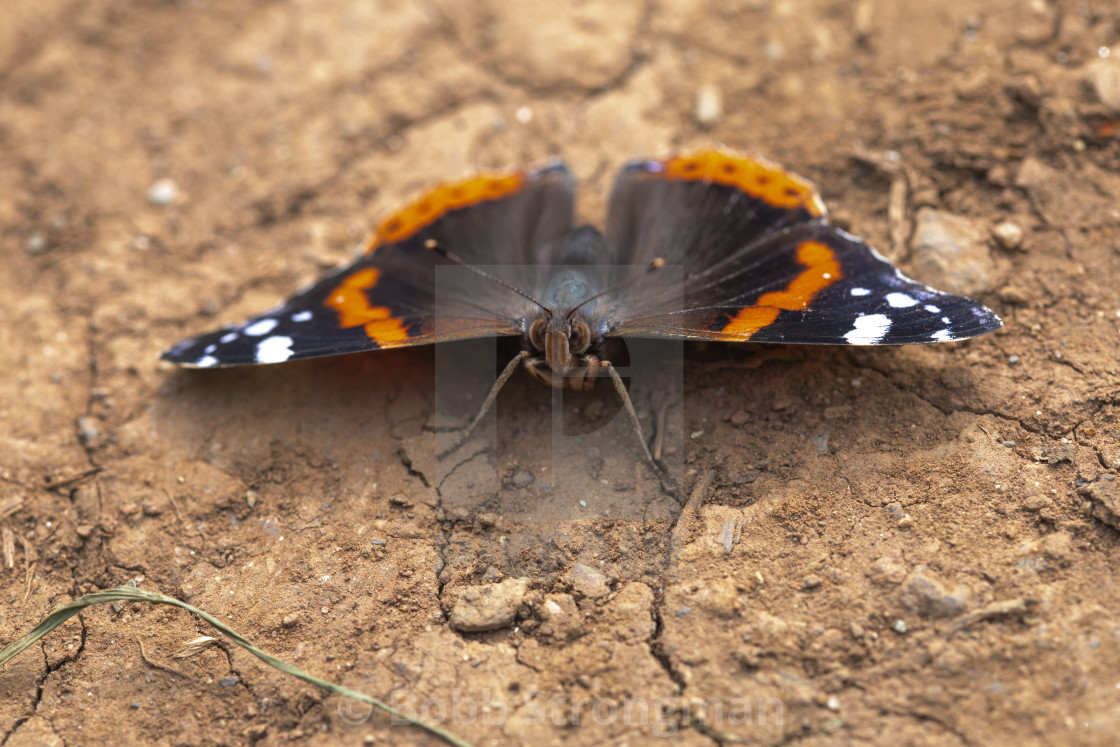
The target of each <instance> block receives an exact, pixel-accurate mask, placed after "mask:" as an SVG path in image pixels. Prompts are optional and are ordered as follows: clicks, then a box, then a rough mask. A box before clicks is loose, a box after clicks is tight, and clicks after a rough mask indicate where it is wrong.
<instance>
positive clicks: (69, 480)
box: [47, 467, 105, 490]
mask: <svg viewBox="0 0 1120 747" xmlns="http://www.w3.org/2000/svg"><path fill="white" fill-rule="evenodd" d="M104 469H105V468H104V467H91V468H90V469H87V470H86V471H84V472H79V473H78V474H76V475H70V477H63V478H60V479H58V480H51V479H49V478H48V479H47V490H54V489H55V488H64V487H66V486H68V485H73V484H74V483H76V482H81V481H82V480H85V479H86V478H87V477H93V476H94V475H96V474H97V473H98V472H102V471H103V470H104Z"/></svg>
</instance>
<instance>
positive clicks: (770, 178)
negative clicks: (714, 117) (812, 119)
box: [664, 150, 825, 218]
mask: <svg viewBox="0 0 1120 747" xmlns="http://www.w3.org/2000/svg"><path fill="white" fill-rule="evenodd" d="M664 165H665V175H666V177H667V178H669V179H681V180H684V181H704V182H715V183H716V184H726V185H727V186H729V187H735V188H736V189H740V190H742V191H743V192H746V193H747V194H749V195H750V196H751V197H757V198H758V199H760V200H762V201H763V202H765V203H766V204H768V205H772V206H773V207H776V208H790V209H793V208H799V207H800V208H804V209H805V210H806V211H807V212H808V213H809V215H811V216H813V217H814V218H819V217H821V216H823V215H824V214H825V207H824V202H822V201H821V197H820V195H818V194H817V190H816V189H815V188H814V187H813V185H812V184H811V183H809V182H807V181H805V180H804V179H802V178H801V177H799V176H796V175H794V174H791V173H789V172H787V171H783V170H782V169H781V168H779V167H777V166H775V165H773V164H769V163H767V162H765V161H762V160H759V159H756V158H748V157H746V156H731V155H728V154H727V153H723V152H720V151H717V150H706V151H700V152H698V153H691V154H688V155H682V156H675V157H673V158H670V159H668V160H666V161H665V162H664Z"/></svg>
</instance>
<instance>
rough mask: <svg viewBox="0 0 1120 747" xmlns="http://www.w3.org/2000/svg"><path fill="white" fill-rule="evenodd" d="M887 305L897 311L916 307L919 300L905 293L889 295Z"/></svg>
mask: <svg viewBox="0 0 1120 747" xmlns="http://www.w3.org/2000/svg"><path fill="white" fill-rule="evenodd" d="M887 303H889V304H890V305H891V306H892V307H894V308H896V309H905V308H909V307H910V306H914V305H915V304H917V303H918V300H917V299H916V298H914V297H913V296H908V295H906V294H905V293H888V294H887Z"/></svg>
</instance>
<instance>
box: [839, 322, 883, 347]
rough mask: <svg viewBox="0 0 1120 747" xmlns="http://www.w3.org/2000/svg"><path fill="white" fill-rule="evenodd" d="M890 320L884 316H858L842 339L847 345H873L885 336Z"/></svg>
mask: <svg viewBox="0 0 1120 747" xmlns="http://www.w3.org/2000/svg"><path fill="white" fill-rule="evenodd" d="M890 328H891V320H890V319H888V318H887V316H886V315H885V314H860V315H859V316H857V317H856V321H855V324H854V325H852V329H851V331H850V332H848V333H847V334H846V335H844V339H845V340H847V341H848V344H849V345H874V344H875V343H877V342H879V341H880V340H882V339H883V338H884V337H886V336H887V330H889V329H890Z"/></svg>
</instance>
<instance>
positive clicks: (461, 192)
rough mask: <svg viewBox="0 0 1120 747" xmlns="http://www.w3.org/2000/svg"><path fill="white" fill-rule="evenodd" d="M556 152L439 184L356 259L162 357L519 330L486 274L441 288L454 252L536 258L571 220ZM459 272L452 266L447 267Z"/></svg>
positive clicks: (386, 343) (226, 355) (209, 358)
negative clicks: (527, 166) (543, 162)
mask: <svg viewBox="0 0 1120 747" xmlns="http://www.w3.org/2000/svg"><path fill="white" fill-rule="evenodd" d="M573 204H574V195H573V188H572V180H571V176H570V174H569V173H568V171H567V168H566V167H565V166H564V165H563V164H561V163H554V164H551V165H549V166H546V167H544V168H541V169H537V170H535V171H528V172H511V173H494V174H482V175H478V176H475V177H473V178H471V179H468V180H465V181H461V182H456V183H450V184H443V185H440V186H437V187H435V188H434V189H431V190H429V191H428V192H427V193H425V194H424V195H423V196H421V197H420V198H419V199H417V200H415V201H414V202H412V203H410V204H409V205H407V206H406V207H404V208H403V209H401V210H398V211H396V212H394V213H393V214H391V215H389V216H388V217H387V218H386V219H384V220H383V221H381V222H380V223H379V224H378V226H377V230H376V231H375V232H374V233H373V234H372V236H371V238H370V239H369V240H368V241H367V242H366V243H365V245H364V247H363V249H362V254H361V255H360V256H359V257H358V259H357V260H356V261H355V262H354V263H353V264H351V265H349V266H347V267H344V268H341V269H338V270H335V271H334V272H332V273H331V274H329V275H328V276H326V277H324V278H322V279H321V280H319V281H317V282H315V283H314V284H313V285H311V286H309V287H307V288H305V289H304V290H302V291H300V292H298V293H296V294H295V295H294V296H292V297H291V298H289V299H288V300H287V301H285V302H284V303H283V304H281V305H280V306H278V307H276V308H274V309H272V310H271V311H268V312H266V313H264V314H259V315H257V316H255V317H253V318H252V319H250V320H249V321H247V322H245V323H244V324H240V325H236V326H229V327H224V328H222V329H219V330H216V331H214V332H211V333H208V334H204V335H201V336H199V337H195V338H192V339H189V340H185V341H183V342H181V343H179V344H177V345H175V346H174V347H172V348H171V349H169V350H167V351H166V352H165V353H164V354H163V358H164V360H168V361H172V362H174V363H180V364H183V365H187V366H195V367H216V366H239V365H250V364H255V363H276V362H280V361H286V360H297V359H301V358H314V357H321V356H327V355H340V354H343V353H354V352H360V351H364V350H375V349H379V348H390V347H402V346H407V345H420V344H426V343H432V342H439V341H443V340H453V339H464V338H473V337H494V336H501V335H514V334H519V333H520V331H521V330H520V327H518V326H517V325H516V322H517V319H518V318H519V317H520V316H521V315H522V313H523V309H522V306H523V304H522V299H520V298H519V297H517V296H516V295H514V294H511V293H510V292H509V291H508V290H505V289H504V288H501V287H500V286H497V285H493V284H489V283H478V282H474V283H470V284H459V285H456V284H455V283H454V282H449V283H448V284H445V285H442V286H440V288H439V293H438V300H437V292H436V282H437V280H436V266H437V265H441V264H447V260H445V259H444V258H443V257H441V256H440V255H439V254H437V253H435V252H433V251H430V249H429V248H428V245H429V244H430V242H436V243H438V244H439V245H440V246H443V247H444V248H446V249H448V250H449V251H452V252H453V253H454V254H456V255H457V256H458V257H460V258H462V259H463V260H464V261H466V262H468V263H470V264H473V265H480V264H486V265H489V264H506V265H509V266H514V267H517V266H526V267H528V266H532V265H534V264H536V263H537V262H539V261H540V257H541V256H543V255H545V254H547V252H548V250H549V247H550V246H551V245H552V244H554V243H555V242H557V241H559V240H560V238H561V237H562V236H563V235H564V234H566V233H567V232H568V231H569V230H570V229H571V226H572V222H573ZM451 277H452V280H454V277H455V276H454V274H452V276H451Z"/></svg>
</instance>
